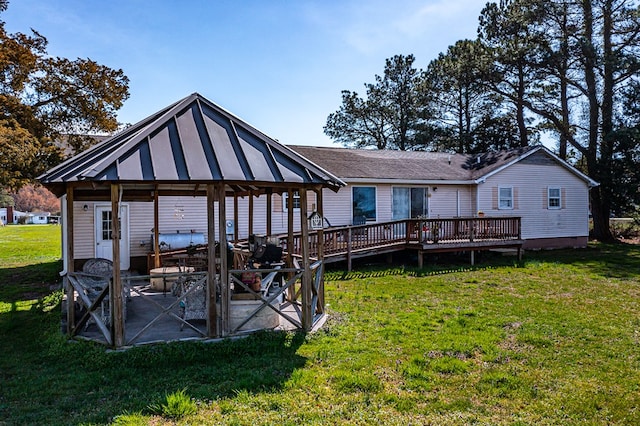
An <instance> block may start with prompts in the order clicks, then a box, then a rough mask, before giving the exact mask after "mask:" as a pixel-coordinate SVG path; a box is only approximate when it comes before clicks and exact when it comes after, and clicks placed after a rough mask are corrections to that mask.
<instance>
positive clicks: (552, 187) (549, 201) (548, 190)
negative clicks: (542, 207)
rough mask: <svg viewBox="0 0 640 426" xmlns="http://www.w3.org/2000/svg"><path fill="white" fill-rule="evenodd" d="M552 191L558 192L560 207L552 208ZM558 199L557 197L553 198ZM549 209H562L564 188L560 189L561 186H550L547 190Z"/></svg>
mask: <svg viewBox="0 0 640 426" xmlns="http://www.w3.org/2000/svg"><path fill="white" fill-rule="evenodd" d="M551 190H557V191H558V197H557V198H558V205H557V206H552V205H551V198H552V197H551ZM553 198H556V197H553ZM547 209H549V210H561V209H562V188H560V187H559V186H550V187H548V188H547Z"/></svg>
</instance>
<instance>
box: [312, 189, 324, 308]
mask: <svg viewBox="0 0 640 426" xmlns="http://www.w3.org/2000/svg"><path fill="white" fill-rule="evenodd" d="M316 209H317V210H316V212H317V213H318V214H319V215H320V216H321V217H322V228H320V229H318V260H321V261H323V262H324V212H323V206H322V188H318V190H317V191H316ZM318 309H319V310H320V311H321V313H324V274H322V276H321V277H320V284H319V285H318ZM314 314H315V312H314Z"/></svg>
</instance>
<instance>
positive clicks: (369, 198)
mask: <svg viewBox="0 0 640 426" xmlns="http://www.w3.org/2000/svg"><path fill="white" fill-rule="evenodd" d="M351 194H352V195H353V212H352V213H353V217H357V216H364V217H366V218H367V220H376V188H375V187H374V186H354V187H353V188H352V193H351Z"/></svg>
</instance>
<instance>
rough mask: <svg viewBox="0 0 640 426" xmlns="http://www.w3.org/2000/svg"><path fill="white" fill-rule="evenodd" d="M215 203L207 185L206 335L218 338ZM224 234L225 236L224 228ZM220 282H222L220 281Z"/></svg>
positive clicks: (214, 194) (213, 188) (211, 189)
mask: <svg viewBox="0 0 640 426" xmlns="http://www.w3.org/2000/svg"><path fill="white" fill-rule="evenodd" d="M215 201H216V192H215V187H214V185H213V184H207V241H208V246H209V249H208V250H207V291H206V294H207V313H208V315H207V335H208V336H211V337H218V336H220V329H219V327H218V307H217V306H216V300H217V299H218V298H217V292H218V290H217V286H216V250H215V245H216V222H215ZM223 232H224V234H225V235H226V228H225V230H224V231H222V232H221V234H222V233H223ZM221 282H222V281H221Z"/></svg>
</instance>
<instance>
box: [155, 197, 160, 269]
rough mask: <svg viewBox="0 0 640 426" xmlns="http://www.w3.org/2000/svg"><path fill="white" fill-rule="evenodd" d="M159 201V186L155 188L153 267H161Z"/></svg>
mask: <svg viewBox="0 0 640 426" xmlns="http://www.w3.org/2000/svg"><path fill="white" fill-rule="evenodd" d="M159 201H160V200H159V199H158V184H155V185H154V186H153V267H154V268H159V267H160V241H158V240H159V239H160V229H158V228H159V227H160V218H159V216H160V212H159V210H160V207H159V205H158V204H159Z"/></svg>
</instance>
